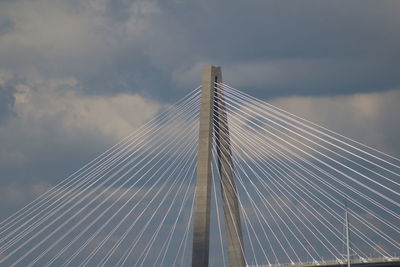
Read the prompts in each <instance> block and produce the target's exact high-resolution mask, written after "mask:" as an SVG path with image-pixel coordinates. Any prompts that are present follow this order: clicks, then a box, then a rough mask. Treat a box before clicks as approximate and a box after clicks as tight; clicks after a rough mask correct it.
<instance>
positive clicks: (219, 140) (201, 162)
mask: <svg viewBox="0 0 400 267" xmlns="http://www.w3.org/2000/svg"><path fill="white" fill-rule="evenodd" d="M215 82H222V75H221V68H220V67H214V66H206V67H205V68H204V69H203V79H202V83H203V85H202V92H201V103H200V127H199V141H198V142H199V143H198V155H197V177H196V199H195V207H194V212H195V214H194V229H193V251H192V266H193V267H207V266H208V258H209V239H210V238H209V236H210V202H211V183H212V179H211V160H212V154H211V149H212V145H213V130H215V136H216V140H215V142H216V146H217V151H218V152H217V154H218V168H219V174H220V178H221V188H222V190H221V191H222V199H223V209H224V217H225V228H226V233H227V241H228V255H229V263H230V265H231V266H232V267H236V266H245V261H244V256H243V241H242V240H243V239H242V233H241V227H240V213H239V208H238V200H237V192H236V186H235V182H234V174H233V169H232V166H233V165H232V158H231V150H230V142H229V131H228V124H227V117H226V112H225V105H224V103H223V101H222V100H223V95H222V91H221V90H220V89H219V90H218V91H216V89H215ZM214 108H215V109H214ZM214 121H215V124H216V126H217V127H216V129H213V122H214Z"/></svg>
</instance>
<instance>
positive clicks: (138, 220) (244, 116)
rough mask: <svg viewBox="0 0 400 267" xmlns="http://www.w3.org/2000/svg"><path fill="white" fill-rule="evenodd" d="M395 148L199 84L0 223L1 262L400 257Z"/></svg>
mask: <svg viewBox="0 0 400 267" xmlns="http://www.w3.org/2000/svg"><path fill="white" fill-rule="evenodd" d="M399 177H400V160H399V159H398V158H395V157H393V156H391V155H388V154H386V153H384V152H382V151H378V150H376V149H374V148H372V147H369V146H366V145H364V144H362V143H360V142H357V141H356V140H352V139H350V138H348V137H345V136H343V135H341V134H339V133H336V132H334V131H332V130H329V129H328V128H325V127H323V126H320V125H317V124H315V123H313V122H311V121H308V120H306V119H304V118H301V117H298V116H296V115H294V114H291V113H289V112H287V111H285V110H282V109H280V108H278V107H276V106H273V105H271V104H269V103H267V102H264V101H261V100H259V99H257V98H254V97H252V96H250V95H248V94H246V93H244V92H242V91H240V90H238V89H235V88H233V87H231V86H229V85H227V84H225V83H223V82H222V77H221V70H220V69H219V68H216V67H207V68H205V71H204V74H203V83H202V86H199V87H198V88H196V89H195V90H193V91H192V92H190V93H189V94H188V95H186V96H185V97H184V98H182V99H181V100H180V101H178V102H177V103H176V104H175V105H172V106H171V107H169V108H168V109H167V110H165V111H164V112H162V113H160V114H159V115H158V116H156V117H155V118H154V119H152V120H151V121H149V122H148V123H147V124H145V125H144V126H142V127H141V128H140V129H139V130H137V131H136V132H134V133H132V134H131V135H129V136H127V137H126V138H125V139H123V140H121V141H120V142H119V143H117V144H116V145H114V146H113V147H111V148H109V149H108V150H107V151H105V152H104V153H102V154H101V155H99V156H98V157H96V158H95V159H93V160H92V161H90V162H89V163H87V164H86V165H84V166H83V167H82V168H81V169H79V170H77V171H76V172H75V173H73V174H72V175H71V176H69V177H67V178H66V179H64V180H63V181H62V182H60V183H59V184H58V185H56V186H54V187H53V188H52V189H51V190H49V191H48V192H46V193H45V194H43V195H42V196H40V197H39V198H37V199H36V200H34V201H33V202H31V203H29V204H28V205H27V206H25V207H24V208H22V209H21V210H19V211H17V212H16V213H15V214H13V215H11V216H10V217H9V218H7V219H6V220H5V221H3V222H1V223H0V265H1V266H125V265H133V266H207V265H209V266H245V265H246V266H347V265H350V264H351V265H354V266H399V265H400V258H399V256H400V254H399V253H400V198H399V195H400V178H399Z"/></svg>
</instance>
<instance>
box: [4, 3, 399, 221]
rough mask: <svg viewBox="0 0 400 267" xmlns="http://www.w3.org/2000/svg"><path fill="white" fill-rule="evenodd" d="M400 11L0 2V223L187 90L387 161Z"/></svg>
mask: <svg viewBox="0 0 400 267" xmlns="http://www.w3.org/2000/svg"><path fill="white" fill-rule="evenodd" d="M399 13H400V1H397V0H393V1H386V0H381V1H367V0H362V1H349V0H346V1H282V0H281V1H261V0H260V1H235V0H234V1H215V0H213V1H211V0H203V1H184V0H163V1H156V0H145V1H131V0H83V1H82V0H0V144H1V146H0V170H1V172H0V220H1V219H4V218H6V217H7V216H9V215H11V214H12V213H13V212H15V211H16V210H17V209H18V208H20V207H21V206H22V205H24V204H26V203H27V202H28V201H30V200H32V198H33V197H34V196H37V195H38V194H40V193H42V192H43V190H45V188H47V185H48V184H55V183H57V182H59V181H61V180H62V179H63V178H65V177H67V176H68V175H69V174H71V173H72V172H73V171H74V170H76V169H78V168H79V167H81V166H82V165H83V164H84V163H86V162H88V161H90V160H91V159H92V158H94V157H95V156H96V155H98V154H99V153H101V152H102V151H104V150H105V149H107V148H108V147H109V146H111V145H112V144H114V143H115V142H117V141H118V140H120V139H121V138H123V137H124V136H126V135H128V134H129V133H130V132H132V131H134V130H135V129H137V127H139V126H140V125H141V124H143V123H144V122H145V121H147V120H149V119H150V118H152V117H153V116H154V115H155V114H156V113H157V112H158V111H159V110H160V109H162V108H163V107H165V106H167V105H169V104H171V103H173V102H175V101H176V100H178V99H180V98H181V97H183V96H184V95H185V94H186V93H188V92H189V91H190V90H192V89H193V88H195V87H196V86H197V85H199V84H200V76H201V67H202V66H203V65H204V64H216V65H220V66H222V71H223V78H224V81H225V82H226V83H227V84H230V85H232V86H234V87H236V88H239V89H241V90H243V91H244V92H246V93H250V94H252V95H254V96H256V97H258V98H261V99H264V100H267V101H270V102H271V103H273V104H276V105H278V106H280V107H282V108H284V109H286V110H289V111H291V112H293V113H295V114H298V115H300V116H303V117H305V118H307V119H309V120H312V121H315V122H317V123H320V124H322V125H324V126H327V127H328V128H330V129H333V130H335V131H337V132H339V133H342V134H344V135H346V136H349V137H352V138H354V139H356V140H359V141H361V142H363V143H365V144H367V145H370V146H372V147H376V148H378V149H380V150H382V151H385V152H387V153H389V154H392V155H394V156H397V157H399V156H400V142H399V141H398V137H399V136H400V118H399V112H400V107H399V101H400V53H399V48H400V27H399V25H400V16H399Z"/></svg>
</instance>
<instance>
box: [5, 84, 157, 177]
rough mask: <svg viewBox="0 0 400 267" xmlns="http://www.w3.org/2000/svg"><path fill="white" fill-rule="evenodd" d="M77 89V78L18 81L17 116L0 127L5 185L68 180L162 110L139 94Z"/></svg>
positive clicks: (15, 88) (16, 91)
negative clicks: (102, 93) (91, 93)
mask: <svg viewBox="0 0 400 267" xmlns="http://www.w3.org/2000/svg"><path fill="white" fill-rule="evenodd" d="M76 88H79V83H78V82H77V81H76V80H75V79H74V78H69V79H58V80H43V79H41V78H40V77H35V79H31V78H30V79H27V80H20V81H17V82H15V86H14V91H15V92H14V94H13V95H12V96H13V98H14V99H15V103H14V105H13V107H12V112H13V113H15V116H13V117H12V118H11V119H9V120H7V122H5V123H3V124H2V125H1V127H0V140H1V143H2V144H3V145H2V149H1V150H0V166H1V168H2V170H3V174H2V176H3V177H9V178H4V179H2V181H1V182H2V183H7V181H9V179H11V178H12V179H13V180H14V181H24V180H25V181H27V180H31V181H34V180H39V181H42V180H47V181H55V180H56V179H57V177H62V176H63V175H64V177H66V176H68V172H70V173H72V172H73V170H74V169H76V168H79V167H80V166H82V165H83V162H86V161H87V159H88V158H91V157H93V156H95V155H97V154H99V153H101V152H102V151H103V150H105V149H106V147H107V146H111V145H112V144H114V143H116V142H117V141H118V140H120V139H122V138H123V137H125V136H127V135H128V134H130V133H131V132H133V131H134V130H136V129H137V128H138V127H139V126H140V125H142V124H143V123H144V122H145V121H147V120H149V119H151V118H152V117H153V116H154V115H155V114H156V113H157V112H159V111H160V109H162V108H163V105H160V104H158V103H157V102H154V101H152V100H148V99H146V98H144V97H142V96H140V95H138V94H135V93H131V94H128V93H121V94H116V95H112V96H89V95H85V94H82V93H81V92H80V91H79V90H77V89H76ZM55 148H57V149H55ZM66 161H67V162H66ZM40 162H42V163H43V164H45V166H46V167H45V166H43V167H44V168H45V169H47V171H46V172H44V173H43V172H42V171H40V169H41V168H40V167H38V164H39V165H41V163H40ZM44 162H47V163H44ZM20 168H22V169H23V171H21V172H20V171H17V170H18V169H20ZM28 170H29V171H28ZM25 171H27V173H25Z"/></svg>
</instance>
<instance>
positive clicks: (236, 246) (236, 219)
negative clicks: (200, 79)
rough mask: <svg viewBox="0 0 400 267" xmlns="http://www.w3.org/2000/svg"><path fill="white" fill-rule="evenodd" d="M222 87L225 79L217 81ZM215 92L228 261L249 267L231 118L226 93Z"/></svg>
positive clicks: (215, 113)
mask: <svg viewBox="0 0 400 267" xmlns="http://www.w3.org/2000/svg"><path fill="white" fill-rule="evenodd" d="M216 82H219V83H222V77H220V79H218V80H216ZM214 90H215V92H214V95H215V97H214V105H215V112H214V121H215V125H216V127H215V129H214V130H215V143H216V147H217V152H218V153H217V154H218V169H219V176H220V183H221V193H222V203H223V210H224V220H225V232H226V239H227V243H228V258H229V264H230V266H231V267H243V266H246V262H245V259H244V247H243V236H242V227H241V223H240V212H239V203H238V198H237V196H238V194H237V189H236V184H235V174H234V171H233V162H232V151H231V144H230V137H229V126H228V118H227V114H226V109H225V100H224V92H223V90H222V88H221V87H220V86H216V87H215V89H214Z"/></svg>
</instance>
